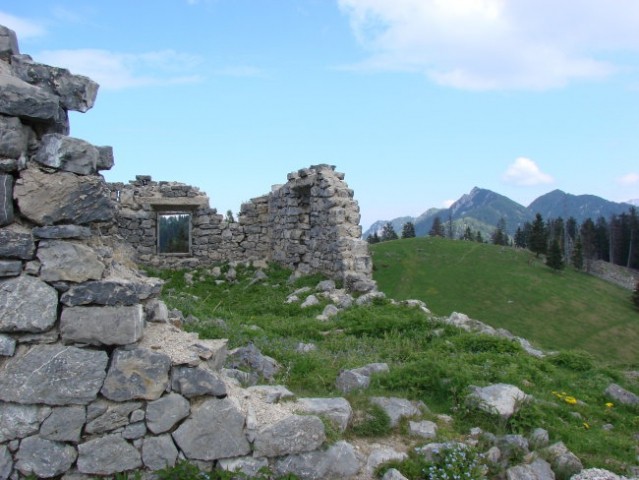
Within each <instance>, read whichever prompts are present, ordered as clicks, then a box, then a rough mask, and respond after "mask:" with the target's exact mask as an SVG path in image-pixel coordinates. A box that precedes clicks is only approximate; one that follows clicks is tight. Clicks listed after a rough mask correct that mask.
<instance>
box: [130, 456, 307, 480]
mask: <svg viewBox="0 0 639 480" xmlns="http://www.w3.org/2000/svg"><path fill="white" fill-rule="evenodd" d="M154 475H155V477H156V478H158V480H296V479H297V478H298V477H297V476H295V475H293V474H287V475H283V476H275V475H274V474H273V472H271V470H270V469H268V468H261V469H260V470H259V472H258V473H257V475H254V476H249V475H246V474H244V473H242V472H228V471H226V470H218V469H215V470H212V471H210V472H203V471H201V470H200V469H199V468H198V467H197V466H195V465H193V464H192V463H189V462H186V461H183V462H179V463H177V464H176V465H175V466H174V467H165V468H163V469H161V470H157V471H156V472H154ZM122 480H125V479H122Z"/></svg>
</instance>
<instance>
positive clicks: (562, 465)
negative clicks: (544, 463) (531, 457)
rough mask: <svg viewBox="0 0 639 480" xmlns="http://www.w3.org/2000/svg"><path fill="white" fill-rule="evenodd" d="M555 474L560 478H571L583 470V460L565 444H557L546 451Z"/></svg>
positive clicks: (546, 456)
mask: <svg viewBox="0 0 639 480" xmlns="http://www.w3.org/2000/svg"><path fill="white" fill-rule="evenodd" d="M544 452H545V455H544V457H545V458H546V459H547V460H548V461H549V462H550V465H551V466H552V470H553V472H555V475H557V476H558V477H559V478H570V477H571V476H572V475H575V474H577V473H579V472H581V471H582V470H583V468H584V467H583V465H582V463H581V460H579V458H578V457H577V456H576V455H575V454H574V453H572V452H571V451H570V450H568V448H567V447H566V445H564V443H563V442H557V443H554V444H552V445H550V446H549V447H548V448H546V449H545V450H544Z"/></svg>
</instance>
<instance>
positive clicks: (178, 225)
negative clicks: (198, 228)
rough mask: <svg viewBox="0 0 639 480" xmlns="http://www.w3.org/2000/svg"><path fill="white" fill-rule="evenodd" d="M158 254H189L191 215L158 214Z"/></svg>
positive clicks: (183, 213)
mask: <svg viewBox="0 0 639 480" xmlns="http://www.w3.org/2000/svg"><path fill="white" fill-rule="evenodd" d="M158 253H161V254H189V253H191V214H190V213H185V212H163V213H158Z"/></svg>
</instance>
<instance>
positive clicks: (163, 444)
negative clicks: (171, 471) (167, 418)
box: [142, 435, 178, 471]
mask: <svg viewBox="0 0 639 480" xmlns="http://www.w3.org/2000/svg"><path fill="white" fill-rule="evenodd" d="M177 458H178V450H177V448H176V446H175V443H173V439H172V438H171V435H160V436H158V437H147V438H145V439H144V443H143V444H142V461H143V462H144V466H145V467H146V468H148V469H149V470H153V471H156V470H160V469H162V468H165V467H173V466H175V462H176V461H177Z"/></svg>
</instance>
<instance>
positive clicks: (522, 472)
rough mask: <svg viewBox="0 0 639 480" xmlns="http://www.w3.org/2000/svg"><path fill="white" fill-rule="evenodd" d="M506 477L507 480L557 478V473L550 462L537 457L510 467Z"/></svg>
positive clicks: (548, 479)
mask: <svg viewBox="0 0 639 480" xmlns="http://www.w3.org/2000/svg"><path fill="white" fill-rule="evenodd" d="M506 478H507V480H555V474H554V473H553V471H552V469H551V468H550V465H549V464H548V462H546V461H545V460H543V459H541V458H536V459H535V460H533V461H532V462H531V463H529V464H523V465H517V466H515V467H510V468H509V469H508V470H506ZM573 478H574V477H573Z"/></svg>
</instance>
